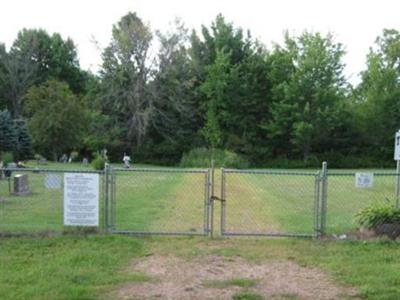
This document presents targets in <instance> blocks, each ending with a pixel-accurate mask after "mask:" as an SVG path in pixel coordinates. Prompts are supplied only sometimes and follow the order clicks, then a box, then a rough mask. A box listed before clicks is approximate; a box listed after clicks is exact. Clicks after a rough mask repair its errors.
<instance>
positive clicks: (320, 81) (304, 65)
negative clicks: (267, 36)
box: [266, 32, 345, 160]
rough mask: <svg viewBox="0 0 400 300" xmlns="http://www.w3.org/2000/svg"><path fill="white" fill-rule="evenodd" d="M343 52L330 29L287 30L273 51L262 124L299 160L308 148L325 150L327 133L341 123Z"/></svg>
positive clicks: (306, 157) (337, 127)
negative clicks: (266, 118)
mask: <svg viewBox="0 0 400 300" xmlns="http://www.w3.org/2000/svg"><path fill="white" fill-rule="evenodd" d="M343 54H344V51H343V47H342V45H341V44H338V43H335V42H334V41H333V38H332V36H331V35H330V34H328V35H327V36H325V37H324V36H322V35H320V34H319V33H316V34H311V33H307V32H305V33H304V34H302V35H301V36H300V37H297V38H293V37H290V36H289V35H286V37H285V45H284V47H283V48H281V47H277V48H276V49H275V53H274V54H273V57H272V59H275V61H274V62H272V66H273V69H272V71H271V74H270V76H271V81H272V82H273V84H274V87H273V93H274V100H275V101H274V104H273V106H272V109H271V114H272V120H271V121H270V122H269V124H268V125H267V126H266V128H267V130H268V132H269V136H270V138H271V139H273V140H274V139H275V142H277V144H282V145H284V144H289V145H290V146H291V147H292V148H293V149H294V150H295V151H293V152H294V153H296V152H298V153H301V154H302V156H303V159H304V160H307V159H308V157H309V155H310V153H311V151H312V150H315V151H317V152H323V151H325V150H327V149H326V146H328V145H332V143H331V140H330V136H332V135H334V133H335V130H337V129H339V128H341V126H342V121H341V120H342V114H341V113H342V108H343V101H344V84H345V81H344V77H343V73H342V72H343V63H342V60H341V59H342V56H343ZM282 75H283V76H282Z"/></svg>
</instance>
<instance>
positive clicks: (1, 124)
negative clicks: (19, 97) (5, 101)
mask: <svg viewBox="0 0 400 300" xmlns="http://www.w3.org/2000/svg"><path fill="white" fill-rule="evenodd" d="M15 143H16V130H15V126H14V123H13V120H12V118H11V114H10V112H9V111H8V110H2V111H0V159H1V153H2V152H7V151H9V152H12V151H13V150H14V146H15Z"/></svg>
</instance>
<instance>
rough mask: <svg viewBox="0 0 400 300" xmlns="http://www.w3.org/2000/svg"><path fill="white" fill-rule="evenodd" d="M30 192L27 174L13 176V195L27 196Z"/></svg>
mask: <svg viewBox="0 0 400 300" xmlns="http://www.w3.org/2000/svg"><path fill="white" fill-rule="evenodd" d="M30 193H31V191H30V190H29V185H28V175H27V174H16V175H15V176H14V195H16V196H23V195H29V194H30Z"/></svg>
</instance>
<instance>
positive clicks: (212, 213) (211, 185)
mask: <svg viewBox="0 0 400 300" xmlns="http://www.w3.org/2000/svg"><path fill="white" fill-rule="evenodd" d="M214 175H215V162H214V160H213V159H212V160H211V182H210V188H211V197H210V202H211V203H210V205H211V207H210V227H211V228H210V236H211V237H213V236H214Z"/></svg>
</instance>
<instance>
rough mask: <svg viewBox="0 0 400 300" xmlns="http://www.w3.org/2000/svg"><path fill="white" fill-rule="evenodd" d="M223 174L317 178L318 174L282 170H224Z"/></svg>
mask: <svg viewBox="0 0 400 300" xmlns="http://www.w3.org/2000/svg"><path fill="white" fill-rule="evenodd" d="M222 172H223V173H241V174H266V175H293V176H317V175H318V174H319V171H317V172H304V171H280V170H250V169H247V170H240V169H222Z"/></svg>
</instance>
